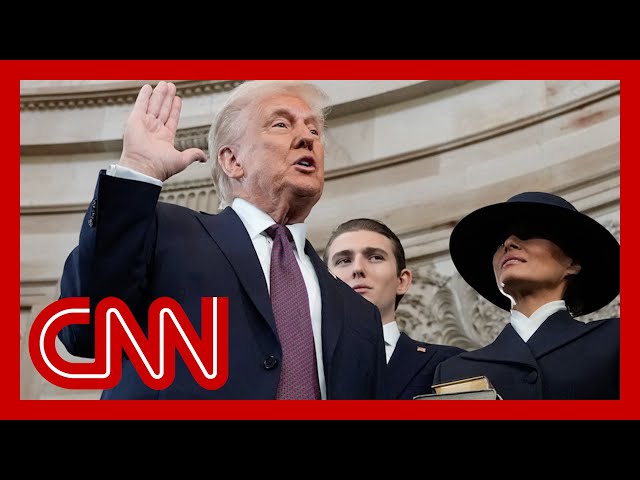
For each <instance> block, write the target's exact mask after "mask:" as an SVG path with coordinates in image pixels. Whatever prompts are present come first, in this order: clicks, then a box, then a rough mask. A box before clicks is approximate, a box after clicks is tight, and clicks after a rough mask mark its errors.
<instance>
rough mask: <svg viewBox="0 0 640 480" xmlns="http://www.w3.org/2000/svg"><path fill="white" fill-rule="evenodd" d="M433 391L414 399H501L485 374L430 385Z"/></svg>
mask: <svg viewBox="0 0 640 480" xmlns="http://www.w3.org/2000/svg"><path fill="white" fill-rule="evenodd" d="M431 389H432V390H433V392H434V393H427V394H424V395H417V396H415V397H413V399H414V400H502V397H500V395H499V394H498V392H496V390H495V388H493V385H491V382H490V381H489V379H488V378H487V377H485V376H478V377H470V378H462V379H460V380H454V381H452V382H446V383H439V384H437V385H432V386H431Z"/></svg>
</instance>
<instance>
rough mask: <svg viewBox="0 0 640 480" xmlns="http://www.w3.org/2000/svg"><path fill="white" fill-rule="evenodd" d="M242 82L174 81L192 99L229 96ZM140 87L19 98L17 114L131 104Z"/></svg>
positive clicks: (182, 92)
mask: <svg viewBox="0 0 640 480" xmlns="http://www.w3.org/2000/svg"><path fill="white" fill-rule="evenodd" d="M243 81H244V80H185V81H176V82H175V84H176V87H177V91H178V95H180V96H181V97H194V96H198V95H208V94H211V93H220V92H228V91H230V90H233V89H234V88H235V87H237V86H238V85H240V84H241V83H242V82H243ZM139 89H140V88H139V87H130V88H117V89H105V90H100V91H93V92H73V93H51V94H36V95H21V96H20V111H25V110H62V109H75V108H87V107H103V106H107V105H122V104H133V103H134V102H135V100H136V96H137V95H138V91H139Z"/></svg>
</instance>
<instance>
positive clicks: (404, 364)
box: [387, 332, 464, 400]
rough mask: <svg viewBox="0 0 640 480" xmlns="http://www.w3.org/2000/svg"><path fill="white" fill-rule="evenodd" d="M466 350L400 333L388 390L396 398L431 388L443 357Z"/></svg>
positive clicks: (390, 360)
mask: <svg viewBox="0 0 640 480" xmlns="http://www.w3.org/2000/svg"><path fill="white" fill-rule="evenodd" d="M462 352H464V350H463V349H461V348H458V347H452V346H448V345H433V344H430V343H425V342H419V341H418V340H414V339H412V338H411V337H409V336H408V335H407V334H406V333H404V332H402V333H400V338H398V343H397V344H396V348H395V350H394V351H393V355H391V358H390V359H389V364H388V365H387V391H388V395H389V398H391V399H392V400H413V397H415V396H416V395H422V394H425V393H432V392H431V385H433V375H434V373H435V371H436V367H437V366H438V364H439V363H440V362H442V361H443V360H445V359H447V358H449V357H452V356H454V355H458V354H459V353H462Z"/></svg>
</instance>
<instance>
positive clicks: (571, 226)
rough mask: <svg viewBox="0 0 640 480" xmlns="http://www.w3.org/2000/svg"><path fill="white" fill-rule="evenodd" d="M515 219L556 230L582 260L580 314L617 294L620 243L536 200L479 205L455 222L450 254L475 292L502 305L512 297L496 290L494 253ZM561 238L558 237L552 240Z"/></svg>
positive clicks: (583, 219) (574, 214) (587, 221)
mask: <svg viewBox="0 0 640 480" xmlns="http://www.w3.org/2000/svg"><path fill="white" fill-rule="evenodd" d="M514 222H519V223H522V222H527V223H528V222H531V224H532V226H533V225H537V224H540V225H541V226H543V227H544V228H545V229H546V230H551V231H554V232H558V233H557V236H556V237H555V238H554V243H557V244H558V245H559V246H560V247H563V248H565V253H569V252H568V251H567V249H566V247H567V246H568V247H570V250H571V252H572V253H573V254H574V255H575V256H576V257H577V258H578V261H579V262H580V264H581V267H582V268H581V270H580V273H579V275H580V277H581V283H582V286H583V298H582V300H583V306H582V311H581V312H580V315H586V314H589V313H592V312H594V311H596V310H599V309H600V308H602V307H604V306H606V305H608V304H609V303H610V302H611V301H612V300H613V299H614V298H615V297H616V296H617V295H618V294H619V293H620V244H619V243H618V241H617V240H616V238H615V237H614V236H613V235H612V234H611V233H610V232H609V231H608V230H607V229H606V228H605V227H604V226H602V225H601V224H600V223H598V222H597V221H596V220H594V219H593V218H591V217H589V216H588V215H585V214H582V213H580V212H578V211H573V210H569V209H567V208H562V207H558V206H554V205H548V204H542V203H538V202H511V203H510V202H505V203H499V204H495V205H489V206H486V207H483V208H480V209H478V210H476V211H474V212H472V213H470V214H469V215H467V216H466V217H464V218H463V219H462V220H460V222H458V224H457V225H456V226H455V228H454V229H453V231H452V232H451V237H450V239H449V253H450V254H451V259H452V260H453V263H454V265H455V267H456V269H457V270H458V272H459V273H460V275H461V276H462V278H464V280H465V281H466V282H467V283H468V284H469V285H470V286H471V287H472V288H473V289H474V290H476V291H477V292H478V293H479V294H480V295H482V296H483V297H484V298H486V299H487V300H489V301H490V302H491V303H493V304H494V305H497V306H498V307H500V308H502V309H503V310H507V311H509V310H511V301H510V300H509V298H507V297H506V296H505V295H504V294H502V293H501V291H500V290H499V289H498V285H497V282H496V277H495V273H494V271H493V255H494V253H495V252H496V249H497V247H498V245H500V243H502V241H504V240H505V237H504V233H505V232H506V231H507V230H508V229H509V227H510V226H511V225H512V224H513V223H514ZM556 239H557V240H560V241H556Z"/></svg>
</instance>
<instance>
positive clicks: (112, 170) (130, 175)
mask: <svg viewBox="0 0 640 480" xmlns="http://www.w3.org/2000/svg"><path fill="white" fill-rule="evenodd" d="M107 175H110V176H112V177H118V178H126V179H128V180H138V181H139V182H146V183H153V184H154V185H158V186H159V187H162V181H161V180H158V179H157V178H153V177H150V176H149V175H145V174H144V173H140V172H136V171H135V170H132V169H130V168H128V167H123V166H122V165H116V164H114V163H112V164H111V165H109V168H107Z"/></svg>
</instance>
